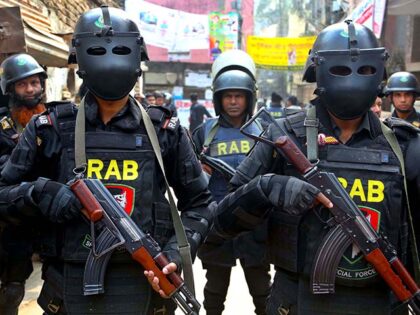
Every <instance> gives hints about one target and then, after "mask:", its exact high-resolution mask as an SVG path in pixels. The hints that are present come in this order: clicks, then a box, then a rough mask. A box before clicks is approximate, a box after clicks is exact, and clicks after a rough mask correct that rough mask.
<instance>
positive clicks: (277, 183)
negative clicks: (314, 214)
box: [265, 175, 320, 215]
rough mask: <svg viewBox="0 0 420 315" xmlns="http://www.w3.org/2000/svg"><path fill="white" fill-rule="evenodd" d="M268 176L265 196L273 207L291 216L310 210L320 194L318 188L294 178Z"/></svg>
mask: <svg viewBox="0 0 420 315" xmlns="http://www.w3.org/2000/svg"><path fill="white" fill-rule="evenodd" d="M270 176H271V178H270V180H269V182H268V186H267V188H268V191H267V195H268V199H269V200H270V202H271V203H272V204H273V206H276V207H279V208H280V209H281V210H283V211H285V212H287V213H289V214H292V215H300V214H303V213H305V212H306V211H307V210H309V209H310V208H312V206H313V205H314V202H315V198H316V195H317V194H318V193H319V192H320V190H319V189H318V188H316V187H315V186H313V185H311V184H309V183H307V182H305V181H303V180H300V179H298V178H295V177H291V176H282V175H270ZM265 190H267V189H265Z"/></svg>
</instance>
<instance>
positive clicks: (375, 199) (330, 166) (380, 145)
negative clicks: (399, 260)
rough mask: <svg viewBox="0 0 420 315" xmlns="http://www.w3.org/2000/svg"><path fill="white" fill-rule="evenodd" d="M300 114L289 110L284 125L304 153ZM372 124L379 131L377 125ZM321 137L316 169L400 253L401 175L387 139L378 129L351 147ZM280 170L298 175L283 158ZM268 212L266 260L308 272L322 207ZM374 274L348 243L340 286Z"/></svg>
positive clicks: (403, 236) (321, 226)
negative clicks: (331, 178) (330, 176)
mask: <svg viewBox="0 0 420 315" xmlns="http://www.w3.org/2000/svg"><path fill="white" fill-rule="evenodd" d="M304 118H305V116H304V115H295V116H292V118H289V119H288V121H287V122H286V124H290V127H291V128H289V130H290V131H291V136H292V138H293V139H294V140H295V142H297V144H298V145H300V147H301V148H302V151H303V152H304V153H305V154H306V145H305V143H306V137H305V127H304V126H303V122H304ZM376 129H377V130H380V126H379V128H376ZM321 130H322V128H321ZM321 133H322V131H320V132H319V134H321ZM321 137H322V135H321ZM326 138H327V141H324V143H325V145H324V146H319V159H320V161H319V164H318V167H319V169H320V170H323V171H329V172H333V173H334V174H335V175H336V176H337V178H338V179H339V181H340V183H341V184H342V185H343V187H344V188H345V189H346V191H347V192H348V193H349V195H350V196H351V197H352V198H353V200H354V201H355V203H356V204H357V205H358V206H359V208H360V209H361V210H362V212H363V213H364V214H365V215H366V217H367V219H368V220H369V221H370V223H371V225H372V226H373V228H374V229H375V230H376V231H377V232H379V233H383V234H384V235H386V236H387V237H388V239H389V240H390V242H391V243H392V244H393V245H394V246H395V247H396V248H397V249H398V250H399V254H400V256H401V255H404V251H405V250H406V245H407V225H406V222H405V218H404V213H405V212H404V211H403V210H404V209H405V196H404V191H403V187H404V185H403V176H402V174H401V169H400V165H399V162H398V159H397V157H396V156H395V154H394V153H393V151H392V149H391V147H390V145H389V144H388V142H387V140H386V139H385V137H384V136H383V134H382V133H381V132H379V131H378V132H377V136H376V137H375V138H374V139H372V142H371V143H370V144H369V145H368V147H363V148H355V147H348V146H345V145H343V144H340V143H339V141H337V140H336V139H334V138H333V137H326ZM324 140H325V139H324ZM283 172H284V174H286V175H293V176H299V175H297V174H296V171H295V169H294V168H293V167H292V166H291V165H289V164H287V163H286V164H285V167H284V170H283ZM273 216H274V220H270V221H269V224H270V227H269V233H268V234H269V236H271V239H270V246H269V247H270V248H269V251H270V257H271V260H272V262H273V263H274V264H275V265H276V266H279V267H280V268H283V269H286V270H288V271H291V272H303V273H304V274H305V275H307V276H309V275H310V273H311V269H312V264H313V261H314V258H315V255H316V252H317V249H318V248H319V246H320V245H321V243H322V240H323V237H324V236H325V235H326V234H327V232H328V231H329V227H328V225H327V223H326V221H327V220H328V219H329V218H330V214H329V212H328V210H325V209H323V210H319V209H312V210H310V211H309V212H308V213H307V214H306V215H304V216H291V215H287V214H282V213H280V211H275V213H274V214H273ZM279 240H281V241H279ZM378 278H379V277H378V276H377V274H376V271H375V270H374V269H373V267H371V266H370V265H369V264H367V263H366V261H365V260H364V258H363V257H362V255H361V253H360V250H359V249H358V248H357V247H356V246H354V245H351V246H350V248H348V249H347V250H346V252H345V254H344V256H343V257H342V259H341V262H340V264H339V268H338V270H337V274H336V282H337V283H339V284H343V285H346V286H366V285H369V284H371V283H372V282H374V281H376V280H377V279H378Z"/></svg>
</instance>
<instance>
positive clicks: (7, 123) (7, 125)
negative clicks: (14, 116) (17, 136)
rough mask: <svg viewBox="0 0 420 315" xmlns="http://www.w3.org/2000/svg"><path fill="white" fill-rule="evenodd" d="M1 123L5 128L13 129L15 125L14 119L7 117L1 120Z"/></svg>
mask: <svg viewBox="0 0 420 315" xmlns="http://www.w3.org/2000/svg"><path fill="white" fill-rule="evenodd" d="M0 123H1V128H2V129H3V130H7V129H11V128H12V127H13V121H12V120H11V119H9V118H7V117H4V118H3V119H2V120H0Z"/></svg>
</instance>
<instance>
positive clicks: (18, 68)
mask: <svg viewBox="0 0 420 315" xmlns="http://www.w3.org/2000/svg"><path fill="white" fill-rule="evenodd" d="M35 74H38V75H39V77H40V79H41V82H42V83H43V82H44V80H45V79H46V78H47V73H46V72H45V70H44V69H43V68H42V67H41V66H40V65H39V63H38V62H37V61H36V60H35V59H34V58H33V57H32V56H30V55H27V54H17V55H13V56H10V57H8V58H6V59H5V60H4V61H3V62H2V64H1V65H0V86H1V90H2V92H3V94H4V95H6V94H9V93H10V92H12V93H11V94H13V91H12V90H11V89H10V86H11V85H12V84H13V83H15V82H17V81H19V80H22V79H25V78H27V77H30V76H33V75H35Z"/></svg>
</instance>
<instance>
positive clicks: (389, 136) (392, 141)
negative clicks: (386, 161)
mask: <svg viewBox="0 0 420 315" xmlns="http://www.w3.org/2000/svg"><path fill="white" fill-rule="evenodd" d="M381 129H382V132H383V134H384V136H385V138H386V140H387V141H388V143H389V145H390V146H391V149H392V151H394V153H395V155H396V156H397V158H398V161H399V162H400V164H401V172H402V175H403V176H404V191H405V198H406V200H407V212H408V223H409V229H410V236H411V248H410V249H411V255H412V256H413V264H414V266H413V267H414V278H415V280H416V282H417V283H419V281H420V262H419V256H418V249H417V243H416V234H415V233H414V224H413V217H412V215H411V208H410V200H409V198H408V190H407V178H406V176H405V163H404V156H403V153H402V151H401V147H400V145H399V144H398V140H397V138H396V137H395V134H394V133H393V132H392V130H391V129H390V128H388V127H387V126H386V125H385V124H384V123H382V122H381Z"/></svg>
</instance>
